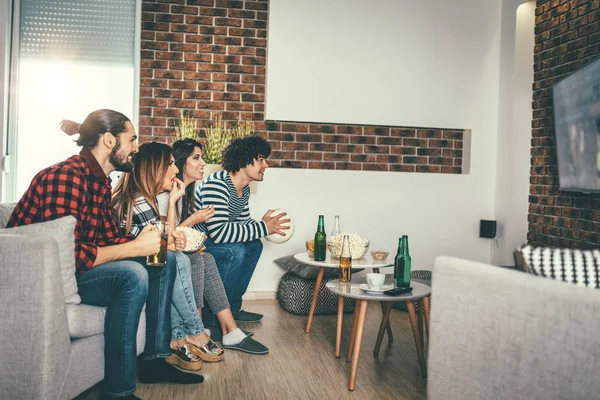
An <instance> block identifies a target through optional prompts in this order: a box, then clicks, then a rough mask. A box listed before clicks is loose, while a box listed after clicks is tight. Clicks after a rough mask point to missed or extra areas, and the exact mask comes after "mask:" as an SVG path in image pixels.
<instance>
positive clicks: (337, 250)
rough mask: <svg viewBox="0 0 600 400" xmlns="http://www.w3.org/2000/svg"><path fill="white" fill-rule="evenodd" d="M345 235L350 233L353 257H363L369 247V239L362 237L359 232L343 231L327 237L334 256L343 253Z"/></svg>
mask: <svg viewBox="0 0 600 400" xmlns="http://www.w3.org/2000/svg"><path fill="white" fill-rule="evenodd" d="M344 235H348V239H349V241H350V254H351V255H352V258H361V257H363V256H364V255H365V253H366V252H367V249H368V248H369V240H368V239H363V238H361V237H360V236H359V235H358V234H357V233H354V232H353V233H349V232H342V233H340V234H339V235H335V236H330V237H329V238H328V239H327V246H328V247H329V251H330V252H331V254H332V255H333V256H334V257H339V256H340V254H342V244H343V241H344Z"/></svg>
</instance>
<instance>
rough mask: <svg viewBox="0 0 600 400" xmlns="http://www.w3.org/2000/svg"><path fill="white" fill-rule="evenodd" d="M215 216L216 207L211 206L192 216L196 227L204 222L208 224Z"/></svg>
mask: <svg viewBox="0 0 600 400" xmlns="http://www.w3.org/2000/svg"><path fill="white" fill-rule="evenodd" d="M214 215H215V207H214V206H212V205H209V206H208V207H206V208H203V209H202V210H198V211H196V212H195V213H194V214H193V215H192V216H193V218H194V225H195V224H201V223H202V222H206V221H208V220H209V219H211V218H212V217H213V216H214Z"/></svg>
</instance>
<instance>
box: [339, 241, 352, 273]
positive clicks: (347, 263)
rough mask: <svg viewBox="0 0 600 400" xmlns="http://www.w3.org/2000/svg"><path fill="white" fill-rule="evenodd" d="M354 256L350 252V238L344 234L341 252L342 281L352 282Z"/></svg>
mask: <svg viewBox="0 0 600 400" xmlns="http://www.w3.org/2000/svg"><path fill="white" fill-rule="evenodd" d="M351 268H352V256H351V254H350V238H349V237H348V235H344V241H343V242H342V253H341V254H340V282H350V278H351V277H350V275H351V273H350V272H351Z"/></svg>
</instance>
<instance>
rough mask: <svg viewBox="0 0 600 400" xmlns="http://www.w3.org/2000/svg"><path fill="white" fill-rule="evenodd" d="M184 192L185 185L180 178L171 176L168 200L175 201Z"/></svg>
mask: <svg viewBox="0 0 600 400" xmlns="http://www.w3.org/2000/svg"><path fill="white" fill-rule="evenodd" d="M184 194H185V185H184V184H183V182H182V181H181V180H180V179H177V178H173V189H171V191H170V192H169V202H171V203H173V204H174V203H176V202H177V200H179V199H180V198H182V197H183V195H184Z"/></svg>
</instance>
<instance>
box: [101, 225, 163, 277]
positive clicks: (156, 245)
mask: <svg viewBox="0 0 600 400" xmlns="http://www.w3.org/2000/svg"><path fill="white" fill-rule="evenodd" d="M159 250H160V237H159V236H158V234H157V232H156V231H152V226H151V225H148V226H147V227H146V228H145V229H144V230H142V232H141V233H140V234H139V235H138V237H137V238H136V239H135V240H132V241H131V242H127V243H123V244H116V245H114V246H105V247H96V258H95V259H94V265H93V266H94V267H95V266H96V265H100V264H104V263H107V262H110V261H116V260H122V259H124V258H130V257H143V256H147V255H150V254H156V253H157V252H158V251H159Z"/></svg>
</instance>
